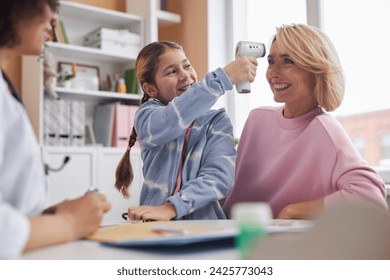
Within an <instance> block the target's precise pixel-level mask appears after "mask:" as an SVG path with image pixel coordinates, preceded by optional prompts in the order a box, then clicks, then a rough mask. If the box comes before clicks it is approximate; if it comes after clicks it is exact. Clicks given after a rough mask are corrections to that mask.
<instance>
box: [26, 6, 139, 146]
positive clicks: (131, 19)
mask: <svg viewBox="0 0 390 280" xmlns="http://www.w3.org/2000/svg"><path fill="white" fill-rule="evenodd" d="M60 3H61V4H60V10H59V19H60V20H61V21H62V22H63V23H64V27H65V30H66V34H67V37H68V40H69V44H65V43H59V42H47V43H46V47H45V49H46V51H48V52H50V53H52V54H53V56H54V57H55V60H56V62H57V63H58V62H69V63H77V64H84V65H92V66H94V67H98V69H99V72H100V77H99V78H100V79H101V81H102V80H104V79H105V77H106V76H107V75H110V76H111V77H113V76H114V74H115V73H120V74H121V75H123V74H124V71H125V70H126V69H130V68H133V67H134V64H135V59H136V57H137V54H138V51H139V50H140V48H141V45H140V46H139V48H138V49H136V50H135V51H134V52H126V53H124V52H118V51H110V50H102V49H97V48H92V47H85V46H83V38H84V36H85V35H86V34H88V33H90V32H91V31H93V30H95V29H97V28H100V27H107V28H112V29H127V30H129V31H131V32H134V33H137V34H139V35H140V36H141V38H142V41H143V40H144V39H143V38H144V35H143V32H144V29H143V18H142V17H141V16H138V15H133V14H128V13H122V12H117V11H112V10H107V9H103V8H98V7H93V6H89V5H85V4H80V3H76V2H67V1H61V2H60ZM22 77H23V78H22V92H24V93H27V94H25V95H24V100H23V101H24V103H25V106H26V109H27V111H28V114H29V116H30V119H31V122H32V125H33V128H34V131H35V133H36V135H37V138H38V142H39V143H40V144H43V136H44V135H43V134H44V123H43V108H44V106H43V103H44V99H45V96H44V93H43V92H44V87H43V79H44V77H43V65H42V62H41V61H38V59H37V57H35V56H24V57H23V58H22ZM55 90H56V92H57V94H58V95H59V97H60V98H61V99H67V100H79V101H84V102H86V107H87V109H86V112H87V116H86V119H87V122H88V123H90V124H92V123H93V117H94V116H93V112H94V108H95V106H96V105H97V104H98V103H102V102H111V101H125V102H127V103H132V104H138V103H139V101H140V99H141V98H142V95H141V94H140V93H139V92H136V93H132V94H119V93H117V92H110V91H101V90H98V91H93V90H85V89H73V88H72V89H65V88H60V87H57V88H56V89H55Z"/></svg>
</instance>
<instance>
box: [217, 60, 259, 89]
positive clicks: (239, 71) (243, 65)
mask: <svg viewBox="0 0 390 280" xmlns="http://www.w3.org/2000/svg"><path fill="white" fill-rule="evenodd" d="M223 70H225V72H226V74H227V75H228V76H229V78H230V80H231V81H232V83H233V84H239V83H242V82H246V81H249V82H253V81H254V80H255V77H256V70H257V60H256V58H254V57H249V56H242V57H239V58H237V59H236V60H234V61H232V62H230V63H229V64H228V65H226V66H225V67H224V68H223Z"/></svg>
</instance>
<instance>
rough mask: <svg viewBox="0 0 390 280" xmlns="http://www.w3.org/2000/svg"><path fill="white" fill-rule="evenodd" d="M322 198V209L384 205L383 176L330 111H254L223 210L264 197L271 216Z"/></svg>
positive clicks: (239, 146)
mask: <svg viewBox="0 0 390 280" xmlns="http://www.w3.org/2000/svg"><path fill="white" fill-rule="evenodd" d="M323 197H325V200H324V203H325V208H327V207H329V206H331V205H333V204H335V203H338V202H340V201H345V199H350V198H362V199H365V200H368V201H372V202H375V203H377V204H379V205H383V207H385V208H387V204H386V200H385V197H386V192H385V187H384V182H383V180H382V179H381V178H380V177H379V176H378V175H377V173H376V172H375V171H374V170H373V169H372V168H370V167H369V166H368V165H367V163H366V162H365V161H364V160H363V159H362V158H361V156H360V155H359V153H358V152H357V150H356V149H355V148H354V146H353V144H352V142H351V141H350V138H349V136H348V135H347V134H346V133H345V131H344V129H343V128H342V127H341V125H340V124H339V123H338V121H337V120H335V119H334V118H333V117H332V116H331V115H329V114H327V113H325V112H324V111H323V110H322V109H321V108H316V109H314V110H312V111H310V112H308V113H306V114H304V115H302V116H299V117H297V118H293V119H286V118H284V117H283V107H278V108H271V107H263V108H258V109H255V110H253V111H252V112H251V113H250V115H249V117H248V120H247V121H246V124H245V127H244V130H243V133H242V135H241V139H240V142H239V145H238V155H237V162H236V178H235V184H234V187H233V189H232V190H231V192H230V193H229V195H228V197H227V199H226V202H225V205H224V210H225V211H226V212H227V213H229V212H230V209H231V207H232V206H233V205H234V204H235V203H237V202H250V201H259V202H260V201H265V202H268V203H269V204H270V206H271V208H272V211H273V215H274V217H276V216H277V215H278V213H279V212H280V211H281V210H282V209H283V208H284V207H285V206H286V205H288V204H292V203H297V202H303V201H307V200H315V199H319V198H323Z"/></svg>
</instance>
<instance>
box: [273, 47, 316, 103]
mask: <svg viewBox="0 0 390 280" xmlns="http://www.w3.org/2000/svg"><path fill="white" fill-rule="evenodd" d="M266 78H267V81H268V83H269V85H270V88H271V90H272V92H273V94H274V100H275V101H276V102H284V103H286V105H288V106H292V107H295V106H298V107H301V106H302V105H303V104H315V101H314V87H315V77H314V74H313V73H310V72H308V71H306V70H304V69H302V68H301V67H299V66H298V65H296V64H295V62H294V61H293V60H292V58H291V57H290V56H289V55H288V54H286V53H284V52H282V51H281V50H280V48H279V46H278V43H277V41H274V42H273V43H272V46H271V49H270V53H269V55H268V68H267V73H266ZM313 106H314V105H313Z"/></svg>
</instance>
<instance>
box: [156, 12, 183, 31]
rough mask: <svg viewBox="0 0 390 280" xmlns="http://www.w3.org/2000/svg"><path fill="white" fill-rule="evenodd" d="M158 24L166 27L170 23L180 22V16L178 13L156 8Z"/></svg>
mask: <svg viewBox="0 0 390 280" xmlns="http://www.w3.org/2000/svg"><path fill="white" fill-rule="evenodd" d="M157 19H158V25H159V26H160V27H166V26H169V25H172V24H177V23H180V22H181V16H180V15H179V14H175V13H171V12H167V11H163V10H157Z"/></svg>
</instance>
